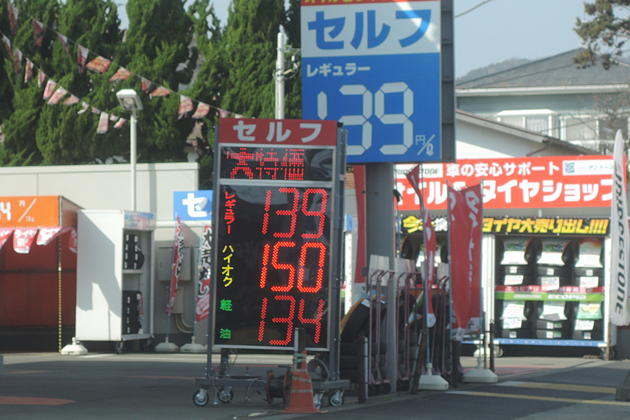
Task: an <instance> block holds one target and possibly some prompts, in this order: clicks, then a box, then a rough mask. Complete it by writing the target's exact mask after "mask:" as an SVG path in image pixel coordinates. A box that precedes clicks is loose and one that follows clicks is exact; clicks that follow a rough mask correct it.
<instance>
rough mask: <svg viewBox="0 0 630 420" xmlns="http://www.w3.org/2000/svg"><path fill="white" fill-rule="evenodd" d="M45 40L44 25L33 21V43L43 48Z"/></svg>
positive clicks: (35, 20)
mask: <svg viewBox="0 0 630 420" xmlns="http://www.w3.org/2000/svg"><path fill="white" fill-rule="evenodd" d="M43 39H44V24H43V23H42V22H40V21H39V20H37V19H33V41H35V45H37V46H38V47H41V46H42V41H43Z"/></svg>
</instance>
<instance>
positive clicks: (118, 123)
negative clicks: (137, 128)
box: [114, 118, 127, 128]
mask: <svg viewBox="0 0 630 420" xmlns="http://www.w3.org/2000/svg"><path fill="white" fill-rule="evenodd" d="M126 122H127V120H126V119H124V118H121V119H119V120H118V122H117V123H116V124H114V128H121V127H122V126H123V125H125V123H126Z"/></svg>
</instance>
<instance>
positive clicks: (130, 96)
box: [116, 89, 142, 211]
mask: <svg viewBox="0 0 630 420" xmlns="http://www.w3.org/2000/svg"><path fill="white" fill-rule="evenodd" d="M116 97H117V98H118V102H120V106H122V107H123V109H125V110H127V111H131V121H130V122H131V124H130V126H131V127H130V129H131V133H130V143H131V144H130V146H129V149H130V151H129V153H130V157H129V163H130V164H131V210H132V211H136V154H137V152H136V145H137V139H136V134H137V129H136V123H137V118H136V115H137V112H138V110H142V101H141V100H140V97H139V96H138V94H137V93H136V91H135V90H133V89H122V90H119V91H118V92H116Z"/></svg>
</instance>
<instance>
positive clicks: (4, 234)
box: [0, 228, 13, 249]
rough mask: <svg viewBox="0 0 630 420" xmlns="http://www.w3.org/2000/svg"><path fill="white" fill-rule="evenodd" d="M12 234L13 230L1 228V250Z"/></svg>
mask: <svg viewBox="0 0 630 420" xmlns="http://www.w3.org/2000/svg"><path fill="white" fill-rule="evenodd" d="M12 233H13V228H0V249H2V247H3V246H4V244H6V243H7V240H8V239H9V238H10V237H11V234H12Z"/></svg>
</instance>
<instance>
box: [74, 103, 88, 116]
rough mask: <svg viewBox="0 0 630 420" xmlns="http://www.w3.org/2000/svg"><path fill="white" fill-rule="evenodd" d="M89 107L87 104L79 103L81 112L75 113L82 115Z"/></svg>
mask: <svg viewBox="0 0 630 420" xmlns="http://www.w3.org/2000/svg"><path fill="white" fill-rule="evenodd" d="M89 107H90V105H89V104H87V103H85V102H84V101H81V108H82V109H81V110H80V111H79V112H77V114H83V113H84V112H85V111H87V110H88V108H89Z"/></svg>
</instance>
